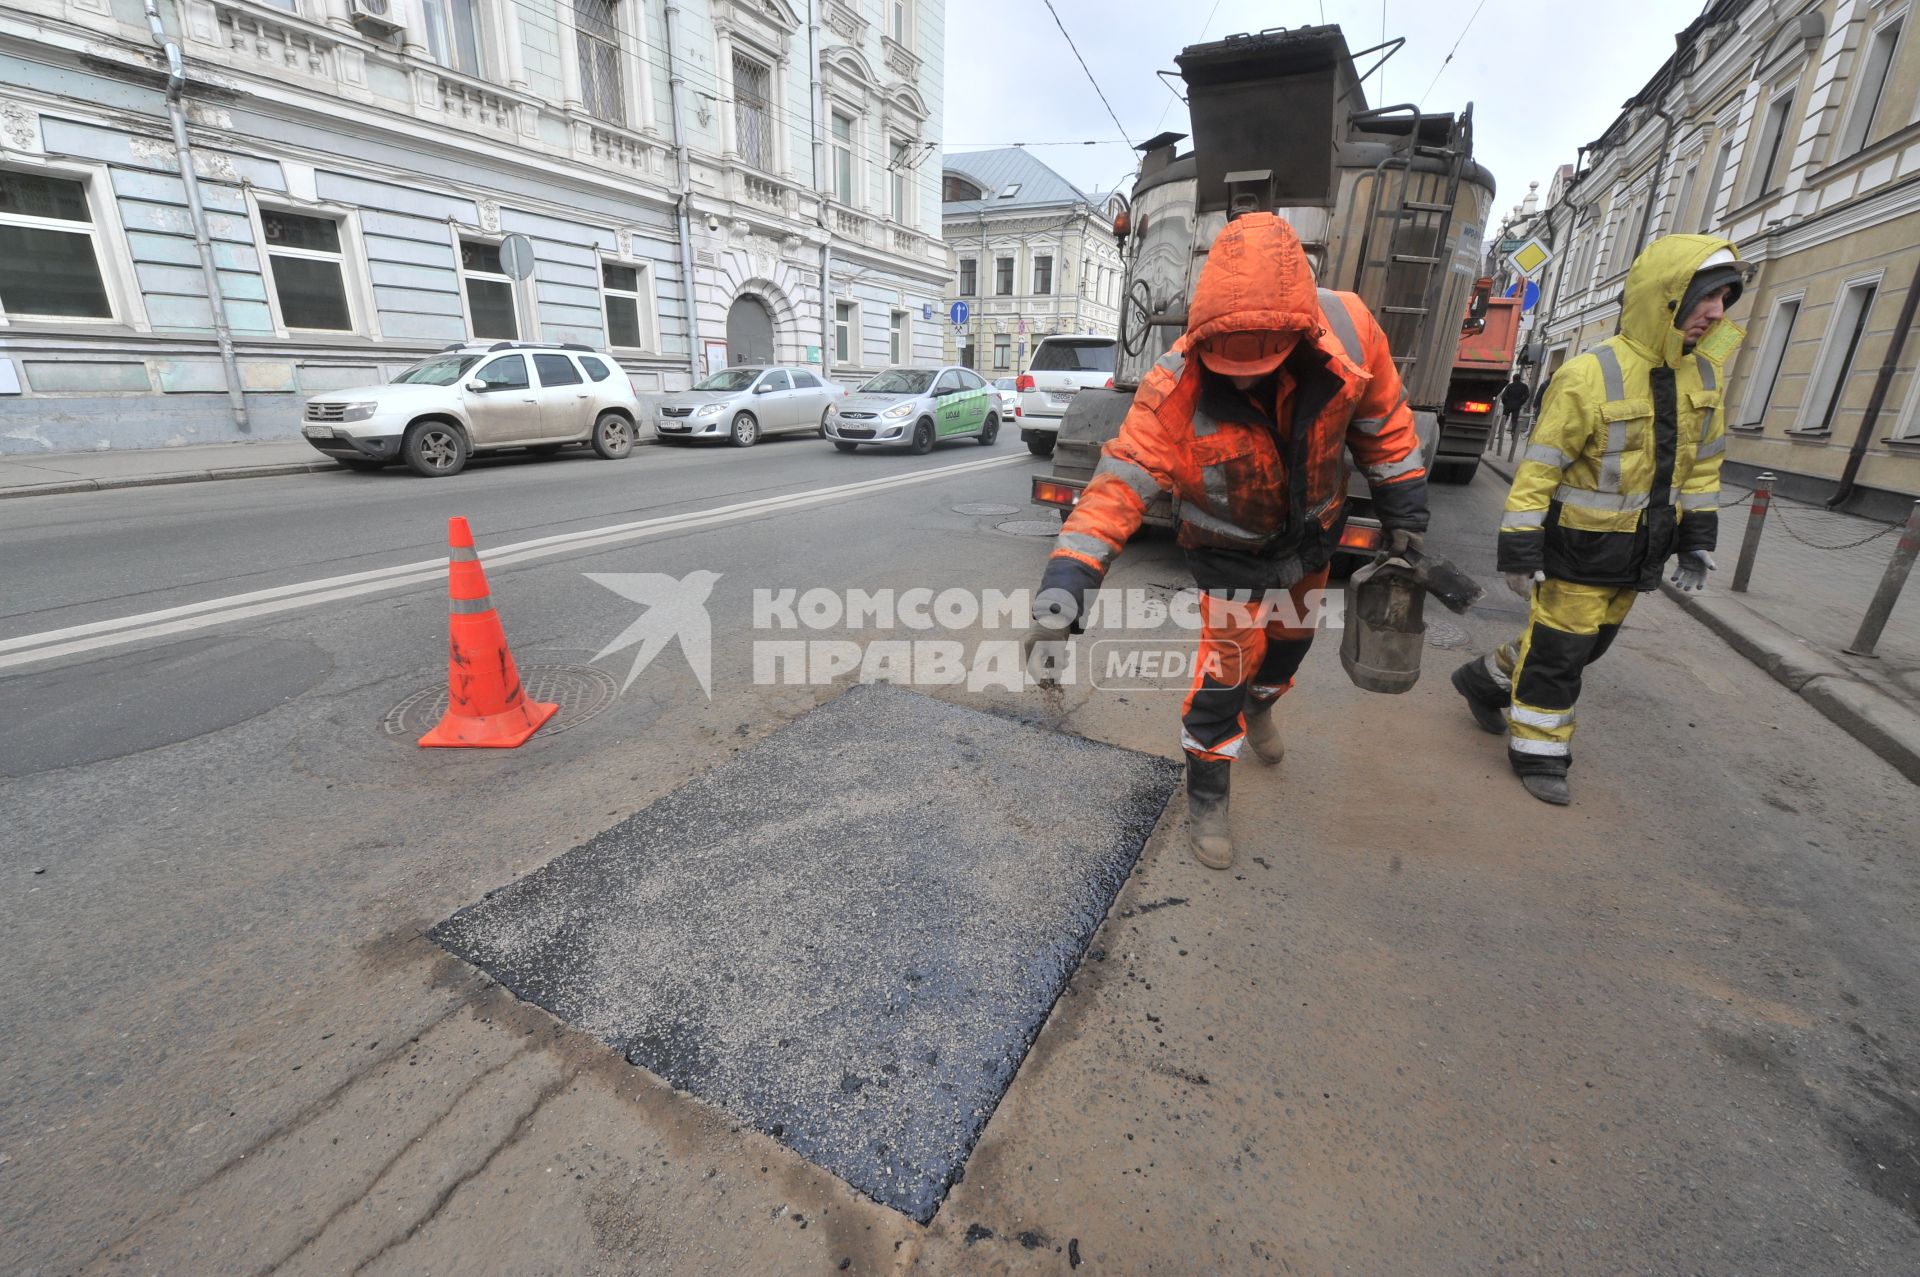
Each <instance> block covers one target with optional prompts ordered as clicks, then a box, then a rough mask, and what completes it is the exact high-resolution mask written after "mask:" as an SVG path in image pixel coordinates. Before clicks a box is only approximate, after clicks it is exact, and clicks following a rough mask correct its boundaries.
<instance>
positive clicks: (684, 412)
mask: <svg viewBox="0 0 1920 1277" xmlns="http://www.w3.org/2000/svg"><path fill="white" fill-rule="evenodd" d="M845 393H846V391H845V390H843V389H842V388H841V387H839V386H837V385H835V384H834V383H833V382H830V381H822V380H821V379H820V375H819V374H818V373H816V372H813V371H811V370H809V369H806V368H792V367H786V368H770V367H741V368H723V369H721V370H720V371H719V372H716V373H714V374H712V375H711V376H709V377H706V378H704V379H703V380H701V381H699V382H698V383H696V384H695V385H694V387H693V389H691V390H682V391H677V392H675V393H673V394H670V395H667V396H665V397H664V398H662V399H661V401H660V407H659V412H660V417H659V425H658V427H657V428H658V430H659V432H660V437H661V439H663V440H666V439H722V438H724V439H728V440H730V441H731V442H732V443H733V445H734V446H735V447H736V448H751V447H752V446H753V445H754V444H756V443H758V442H760V439H761V437H762V436H764V435H777V434H788V433H796V434H797V433H800V432H803V431H804V432H805V433H807V434H819V433H821V432H822V429H823V427H824V426H825V425H826V417H827V409H828V406H829V405H831V404H832V403H834V402H835V401H836V400H838V399H839V398H840V397H841V396H842V395H844V394H845Z"/></svg>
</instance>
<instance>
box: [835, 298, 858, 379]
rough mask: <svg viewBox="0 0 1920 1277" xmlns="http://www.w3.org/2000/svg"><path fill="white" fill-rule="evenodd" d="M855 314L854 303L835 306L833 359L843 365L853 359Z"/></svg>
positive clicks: (837, 303) (840, 303) (839, 303)
mask: <svg viewBox="0 0 1920 1277" xmlns="http://www.w3.org/2000/svg"><path fill="white" fill-rule="evenodd" d="M853 313H854V306H853V303H852V302H835V303H834V304H833V357H834V358H835V359H836V360H838V361H839V362H841V363H843V364H844V363H848V362H851V360H852V359H853V323H854V319H853Z"/></svg>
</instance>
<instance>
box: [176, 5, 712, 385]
mask: <svg viewBox="0 0 1920 1277" xmlns="http://www.w3.org/2000/svg"><path fill="white" fill-rule="evenodd" d="M147 2H148V3H149V4H151V3H153V0H147ZM679 16H680V6H679V5H677V4H675V3H673V0H667V97H668V100H669V101H670V102H671V103H672V106H673V111H672V114H673V164H674V173H675V175H676V176H677V177H678V178H679V181H680V198H679V199H678V200H677V201H676V202H675V203H676V213H677V215H678V217H679V221H680V278H681V279H682V280H683V281H685V282H684V284H683V287H684V288H685V290H686V296H687V367H688V368H689V369H690V370H691V371H692V373H693V379H694V381H695V382H696V383H697V382H698V381H699V380H700V378H701V376H702V375H703V370H702V369H701V367H700V308H699V306H698V305H697V304H695V302H694V296H693V166H692V164H691V163H690V162H689V161H688V159H687V120H686V82H685V80H683V79H682V78H681V75H680V52H679V50H680V42H679V39H678V36H677V34H676V33H677V31H678V28H679V24H678V19H679Z"/></svg>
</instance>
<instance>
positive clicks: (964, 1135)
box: [433, 685, 1180, 1223]
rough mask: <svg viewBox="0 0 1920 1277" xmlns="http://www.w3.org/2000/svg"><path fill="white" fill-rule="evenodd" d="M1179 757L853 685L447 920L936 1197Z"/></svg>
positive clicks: (467, 936) (515, 987) (628, 1046)
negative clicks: (1139, 751)
mask: <svg viewBox="0 0 1920 1277" xmlns="http://www.w3.org/2000/svg"><path fill="white" fill-rule="evenodd" d="M1179 776H1180V768H1179V765H1178V764H1177V763H1175V762H1173V761H1171V760H1168V759H1162V758H1155V757H1152V756H1149V755H1145V754H1140V753H1136V752H1134V751H1131V750H1125V749H1120V748H1117V747H1115V746H1111V745H1105V744H1100V743H1098V742H1095V741H1088V740H1084V739H1081V738H1079V737H1073V736H1066V735H1062V734H1059V733H1056V732H1050V731H1047V730H1045V729H1043V728H1039V727H1036V726H1033V725H1031V724H1027V723H1021V722H1017V721H1014V720H1011V719H1006V718H1001V717H998V716H995V715H991V714H985V713H981V712H979V711H976V710H971V709H966V708H963V707H960V706H956V705H951V704H948V703H946V702H944V701H939V700H935V699H933V698H930V697H927V696H923V695H919V694H917V693H913V692H908V691H904V690H900V689H897V688H893V687H889V686H885V685H874V686H855V687H852V688H850V689H848V690H847V691H846V692H844V693H843V694H841V695H840V696H838V697H836V698H835V699H833V700H832V701H829V702H828V703H826V704H825V705H822V706H821V707H819V708H818V709H815V710H813V711H811V712H809V713H807V714H805V715H803V716H802V717H800V718H799V719H796V720H795V721H794V722H792V723H790V724H788V725H787V726H786V727H784V728H781V729H780V730H779V731H777V732H775V733H773V734H772V735H770V736H768V737H767V738H766V739H765V740H763V741H761V742H760V743H759V744H757V745H754V746H752V747H751V748H749V749H747V750H745V751H743V752H742V753H740V754H738V755H736V756H735V757H733V758H731V759H729V760H728V761H727V762H725V763H723V764H721V765H720V766H719V767H717V768H715V769H714V770H713V771H711V772H708V773H706V774H705V775H703V776H700V777H697V778H695V779H693V780H691V781H689V782H687V783H686V784H685V785H683V786H681V787H680V788H679V789H677V790H675V791H673V792H672V793H670V794H667V795H666V796H665V797H663V798H661V799H659V800H658V801H656V802H655V803H653V804H652V805H651V806H649V807H647V808H646V809H645V810H643V811H641V812H639V813H637V814H635V815H634V816H632V817H630V818H629V819H627V820H626V821H624V822H622V823H621V824H619V825H616V826H615V827H613V828H612V829H609V830H607V831H606V832H605V833H603V834H601V835H599V836H598V837H596V838H594V839H593V840H592V841H590V842H587V843H585V844H583V845H581V846H579V847H576V848H574V849H573V850H571V851H569V852H566V853H565V854H563V855H561V856H560V857H558V858H557V859H555V860H554V861H552V862H551V863H549V864H548V865H546V866H545V867H543V868H541V869H540V870H538V871H536V872H535V873H533V874H530V875H528V876H527V877H525V878H522V879H520V880H519V881H517V882H515V883H513V884H512V885H510V886H507V887H503V888H501V889H499V890H497V891H493V892H490V893H488V896H487V898H486V899H484V900H482V901H480V902H479V903H477V904H475V905H472V906H470V907H468V908H466V909H463V910H461V911H460V912H459V913H457V914H455V915H454V916H453V917H452V918H449V919H448V920H447V921H445V922H443V923H441V924H440V925H439V926H438V927H436V928H435V929H434V931H433V938H434V939H435V940H437V941H438V942H439V943H440V944H442V945H444V946H446V947H447V948H448V949H449V950H451V951H452V952H454V953H456V954H458V955H459V956H461V957H462V958H464V959H466V960H467V961H469V962H471V963H473V964H474V965H475V966H478V967H479V968H481V969H482V970H484V971H486V972H487V973H488V974H490V975H492V976H493V977H494V978H495V979H497V980H499V981H500V983H502V984H503V985H505V986H506V987H507V988H508V989H510V990H512V991H513V992H514V993H515V994H516V995H518V996H519V997H521V998H523V999H525V1000H527V1001H530V1002H533V1003H536V1004H538V1005H539V1006H542V1007H544V1008H546V1009H547V1010H548V1011H550V1012H551V1013H553V1014H554V1015H556V1016H558V1017H559V1018H561V1019H562V1020H565V1021H566V1022H568V1023H569V1024H572V1025H574V1026H575V1027H577V1028H579V1029H581V1030H583V1031H585V1032H587V1033H591V1034H593V1035H594V1036H596V1037H598V1038H600V1039H602V1040H603V1041H606V1042H608V1043H609V1044H611V1045H612V1046H613V1047H614V1048H615V1049H617V1050H619V1051H620V1052H622V1053H623V1054H624V1055H625V1056H626V1058H627V1059H628V1060H630V1061H631V1062H632V1063H634V1064H637V1065H640V1066H641V1067H644V1068H646V1069H649V1070H651V1071H652V1072H654V1073H656V1074H658V1075H659V1076H661V1077H662V1078H664V1079H666V1080H667V1081H668V1082H670V1083H671V1084H672V1085H674V1086H675V1087H677V1088H678V1089H680V1090H683V1091H685V1092H687V1093H689V1094H691V1095H695V1096H698V1097H699V1098H700V1099H702V1100H705V1101H707V1102H708V1103H711V1104H713V1105H715V1106H717V1107H719V1108H721V1109H723V1110H725V1111H726V1112H727V1113H729V1114H731V1115H732V1116H733V1117H735V1118H736V1119H738V1120H739V1121H741V1122H744V1123H747V1124H749V1125H751V1126H753V1127H754V1128H756V1129H758V1130H760V1131H762V1132H765V1133H766V1134H768V1135H770V1136H772V1137H773V1138H774V1139H776V1140H779V1141H781V1142H782V1143H784V1144H786V1145H787V1146H788V1147H789V1148H791V1149H793V1150H794V1151H795V1152H797V1153H799V1154H800V1155H801V1156H802V1157H805V1158H807V1159H808V1160H810V1161H813V1162H815V1163H817V1164H818V1165H820V1166H822V1167H824V1168H826V1169H827V1170H829V1171H832V1172H833V1173H834V1174H835V1175H838V1176H839V1177H840V1178H842V1179H844V1180H845V1181H846V1182H847V1183H849V1184H851V1185H853V1186H854V1187H855V1188H857V1189H859V1190H860V1191H862V1192H864V1193H866V1194H868V1195H869V1196H871V1197H872V1198H873V1199H874V1200H876V1201H878V1202H880V1203H882V1204H883V1205H886V1206H890V1207H893V1208H894V1209H896V1210H898V1211H900V1212H902V1213H904V1214H906V1215H908V1216H910V1217H912V1218H913V1219H915V1220H917V1221H919V1222H921V1223H925V1222H926V1221H927V1220H929V1219H931V1218H932V1217H933V1214H934V1212H935V1211H936V1210H938V1209H939V1206H940V1203H941V1201H942V1200H943V1198H944V1197H945V1196H946V1192H947V1189H948V1187H949V1186H950V1185H951V1184H952V1182H953V1178H954V1176H955V1174H956V1173H957V1172H958V1171H959V1170H960V1168H961V1166H962V1165H963V1164H964V1163H965V1161H966V1158H967V1155H968V1154H969V1153H970V1152H971V1151H972V1149H973V1145H974V1142H975V1140H977V1139H978V1138H979V1135H980V1131H981V1129H982V1128H983V1127H984V1126H985V1125H986V1122H987V1119H988V1118H989V1117H990V1116H991V1115H992V1113H993V1110H994V1108H995V1106H996V1105H997V1104H998V1103H999V1101H1000V1097H1001V1096H1002V1095H1003V1094H1004V1093H1005V1091H1006V1089H1007V1086H1008V1085H1009V1084H1010V1083H1011V1082H1012V1081H1013V1076H1014V1073H1015V1071H1016V1070H1017V1069H1018V1067H1019V1065H1020V1061H1021V1060H1022V1058H1024V1056H1025V1054H1026V1051H1027V1048H1028V1046H1029V1045H1030V1044H1031V1043H1032V1041H1033V1038H1034V1035H1035V1034H1036V1033H1038V1032H1039V1029H1040V1026H1041V1024H1042V1022H1043V1021H1044V1020H1045V1019H1046V1016H1047V1013H1048V1011H1049V1009H1050V1008H1051V1007H1052V1006H1053V1003H1054V1000H1055V999H1056V998H1057V997H1058V996H1059V995H1060V992H1061V990H1062V989H1063V988H1064V987H1065V985H1066V981H1067V978H1068V976H1069V975H1070V974H1071V973H1072V971H1073V969H1074V967H1075V965H1076V964H1077V963H1078V962H1079V961H1080V957H1081V955H1082V953H1083V952H1084V951H1085V949H1086V946H1087V942H1088V940H1089V939H1090V938H1091V937H1092V935H1093V932H1094V930H1095V928H1096V927H1098V926H1099V924H1100V921H1101V919H1102V918H1104V917H1105V915H1106V913H1107V910H1108V909H1109V908H1110V907H1111V905H1112V903H1113V899H1114V896H1115V895H1116V894H1117V893H1118V891H1119V889H1120V886H1121V884H1122V883H1123V882H1125V881H1126V878H1127V875H1128V874H1129V873H1130V872H1131V871H1132V868H1133V864H1134V862H1135V860H1136V859H1138V857H1139V854H1140V850H1141V848H1142V847H1143V846H1144V845H1145V843H1146V840H1147V836H1148V835H1149V833H1151V831H1152V829H1153V827H1154V824H1155V823H1156V822H1157V821H1158V819H1159V817H1160V814H1161V812H1162V810H1163V809H1164V808H1165V806H1166V803H1167V800H1168V798H1169V797H1170V796H1171V795H1172V793H1173V790H1174V789H1175V787H1176V786H1177V784H1178V780H1179Z"/></svg>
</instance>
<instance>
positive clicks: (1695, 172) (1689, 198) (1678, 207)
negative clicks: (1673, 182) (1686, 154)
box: [1667, 164, 1700, 234]
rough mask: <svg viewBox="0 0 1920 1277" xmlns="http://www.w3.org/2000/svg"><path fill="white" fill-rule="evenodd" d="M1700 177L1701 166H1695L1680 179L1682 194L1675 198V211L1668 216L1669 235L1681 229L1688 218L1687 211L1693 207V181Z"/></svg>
mask: <svg viewBox="0 0 1920 1277" xmlns="http://www.w3.org/2000/svg"><path fill="white" fill-rule="evenodd" d="M1698 176H1700V166H1699V165H1698V164H1695V165H1694V166H1693V167H1691V168H1689V169H1688V170H1687V175H1686V176H1685V177H1683V178H1681V179H1680V193H1679V195H1677V196H1675V197H1674V201H1673V211H1672V212H1670V213H1668V214H1667V233H1668V234H1673V233H1674V232H1676V231H1678V230H1679V229H1680V225H1681V220H1682V219H1683V218H1685V217H1686V215H1687V209H1688V208H1690V207H1691V206H1692V205H1693V179H1694V178H1696V177H1698Z"/></svg>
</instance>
